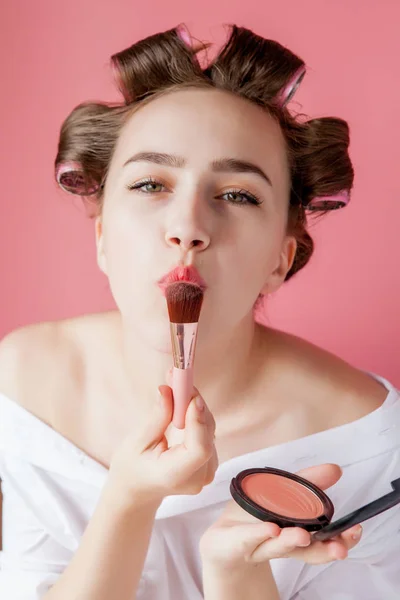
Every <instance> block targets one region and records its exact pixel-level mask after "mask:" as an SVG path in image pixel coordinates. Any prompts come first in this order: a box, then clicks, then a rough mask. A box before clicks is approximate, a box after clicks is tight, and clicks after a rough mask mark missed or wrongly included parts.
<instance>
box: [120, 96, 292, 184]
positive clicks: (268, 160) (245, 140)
mask: <svg viewBox="0 0 400 600" xmlns="http://www.w3.org/2000/svg"><path fill="white" fill-rule="evenodd" d="M141 150H152V151H159V152H168V153H171V154H172V153H176V154H179V155H184V156H185V157H186V158H187V159H188V162H189V163H192V164H193V165H195V164H199V165H200V164H204V163H205V162H209V161H211V160H212V159H214V158H219V157H220V156H232V157H235V158H241V159H245V160H246V159H247V160H252V161H255V162H258V163H259V164H260V166H262V165H263V166H265V167H267V166H268V168H269V171H270V173H271V174H272V177H275V178H276V177H278V178H279V177H281V176H282V175H285V174H286V173H287V155H286V146H285V140H284V137H283V134H282V130H281V128H280V126H279V123H277V122H276V120H275V119H273V118H272V117H271V116H270V115H269V114H268V113H267V112H266V111H265V110H264V109H263V108H262V107H260V106H257V105H256V104H254V103H252V102H250V101H249V100H247V99H245V98H242V97H240V96H237V95H234V94H231V93H229V92H227V91H224V90H216V89H212V88H210V89H194V88H189V89H184V90H178V91H173V92H169V93H167V94H165V95H162V96H159V97H156V98H154V99H152V100H150V101H149V102H148V103H146V104H144V105H143V106H140V107H139V108H138V109H136V111H135V112H134V113H133V114H132V115H131V116H130V117H129V119H128V120H127V122H126V123H125V125H124V127H123V129H122V131H121V134H120V137H119V140H118V143H117V145H116V148H115V153H114V159H115V161H117V162H118V163H119V164H122V163H123V162H124V160H126V159H127V158H129V156H131V154H133V153H134V152H137V151H141ZM113 162H114V161H113Z"/></svg>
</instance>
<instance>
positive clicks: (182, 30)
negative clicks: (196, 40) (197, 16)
mask: <svg viewBox="0 0 400 600" xmlns="http://www.w3.org/2000/svg"><path fill="white" fill-rule="evenodd" d="M176 33H177V35H178V36H179V37H180V39H181V40H182V42H184V43H185V44H186V45H187V46H189V48H193V43H192V38H191V36H190V33H189V29H188V28H187V26H186V25H185V24H184V23H181V24H180V25H178V27H177V28H176Z"/></svg>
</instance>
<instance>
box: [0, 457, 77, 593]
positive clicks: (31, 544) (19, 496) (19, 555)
mask: <svg viewBox="0 0 400 600" xmlns="http://www.w3.org/2000/svg"><path fill="white" fill-rule="evenodd" d="M1 467H2V465H1V460H0V478H1V480H2V491H3V544H2V545H3V550H2V551H1V552H0V598H1V599H4V600H41V599H42V598H43V597H44V595H45V594H46V593H47V592H48V590H49V589H50V588H51V586H52V585H54V584H55V583H56V581H57V580H58V578H59V577H60V575H61V573H62V572H63V571H64V569H65V568H66V566H67V565H68V563H69V561H70V560H71V558H72V554H73V553H72V552H71V550H69V549H68V548H66V547H65V546H64V545H62V544H61V543H60V542H59V541H57V540H56V539H55V538H54V537H53V536H52V535H51V532H49V530H48V529H47V527H46V526H45V525H43V524H42V523H41V521H40V520H39V519H38V518H37V516H36V514H35V510H34V508H33V507H32V505H31V503H30V501H29V497H30V494H31V496H32V494H35V491H33V490H25V489H24V483H23V481H21V480H20V479H18V478H15V479H13V478H12V477H9V476H8V474H7V473H4V471H2V468H1ZM24 492H25V493H24Z"/></svg>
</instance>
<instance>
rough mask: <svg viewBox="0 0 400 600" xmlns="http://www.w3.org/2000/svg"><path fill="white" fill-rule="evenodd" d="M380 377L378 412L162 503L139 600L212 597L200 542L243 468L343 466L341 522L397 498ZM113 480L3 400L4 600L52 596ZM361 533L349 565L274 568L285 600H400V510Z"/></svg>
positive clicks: (392, 440) (289, 563)
mask: <svg viewBox="0 0 400 600" xmlns="http://www.w3.org/2000/svg"><path fill="white" fill-rule="evenodd" d="M371 375H372V376H373V377H375V378H376V379H377V380H378V381H380V382H381V383H382V384H383V385H384V386H385V387H386V388H387V390H388V394H387V397H386V400H385V401H384V403H383V404H382V406H381V407H379V408H378V409H377V410H375V411H373V412H372V413H370V414H368V415H366V416H365V417H362V418H361V419H358V420H357V421H353V422H351V423H348V424H345V425H341V426H339V427H335V428H333V429H329V430H326V431H322V432H319V433H316V434H312V435H309V436H307V437H303V438H300V439H296V440H293V441H290V442H287V443H284V444H280V445H277V446H272V447H267V448H263V449H261V450H257V451H255V452H250V453H248V454H244V455H241V456H237V457H235V458H233V459H231V460H228V461H226V462H224V463H222V464H220V465H219V468H218V470H217V472H216V475H215V479H214V481H213V482H212V483H211V484H210V485H208V486H206V487H205V488H204V489H203V490H202V492H201V493H200V494H198V495H196V496H184V495H182V496H169V497H167V498H165V499H164V501H163V502H162V504H161V505H160V507H159V509H158V511H157V515H156V519H155V522H154V526H153V531H152V536H151V541H150V546H149V551H148V554H147V558H146V562H145V566H144V569H143V573H142V577H141V581H140V586H139V590H138V593H137V597H136V598H137V600H201V599H202V598H203V593H202V577H201V561H200V556H199V552H198V542H199V539H200V537H201V535H202V533H203V532H204V531H205V529H206V528H207V527H209V526H210V525H211V524H212V523H213V522H214V521H215V520H216V519H217V518H218V516H219V514H220V512H221V511H222V509H223V507H224V505H225V503H226V502H227V501H229V500H230V499H231V496H230V492H229V485H230V481H231V479H232V477H234V476H235V475H236V474H237V473H238V472H239V471H241V470H242V469H246V468H250V467H263V466H272V467H277V468H280V469H286V470H288V471H292V472H296V471H298V470H299V469H302V468H304V467H307V466H311V465H315V464H321V463H327V462H328V463H337V464H339V465H340V466H341V467H342V469H343V476H342V478H341V479H340V481H339V482H338V483H337V484H336V485H335V486H333V487H332V488H331V489H330V490H329V491H328V494H329V496H330V497H331V499H332V501H333V503H334V505H335V516H334V518H339V517H341V516H343V515H345V514H347V513H349V512H351V511H353V510H355V509H356V508H359V507H360V506H362V505H364V504H366V503H367V502H370V501H372V500H374V499H376V498H378V497H379V496H382V495H384V494H386V493H388V492H390V491H391V486H390V483H391V481H392V480H394V479H396V478H398V477H400V392H399V390H397V389H396V388H395V387H394V386H393V385H391V384H390V383H389V382H388V381H387V380H386V379H384V378H382V377H379V376H378V375H375V374H372V373H371ZM107 474H108V470H107V469H106V468H105V467H104V466H102V465H101V464H100V463H98V462H97V461H96V460H94V459H93V458H91V457H89V456H88V455H87V454H85V452H83V451H82V450H81V449H79V448H78V447H76V446H75V445H74V444H73V443H72V442H70V441H69V440H68V439H66V438H65V437H63V436H62V435H61V434H60V433H58V432H57V431H55V430H54V429H52V428H51V427H50V426H49V425H47V424H45V423H44V422H43V421H41V420H40V419H38V418H37V417H36V416H34V415H33V414H32V413H30V412H28V411H27V410H26V409H24V408H22V407H21V406H20V405H18V404H17V403H15V402H14V401H12V399H10V398H8V397H6V396H4V395H1V394H0V478H1V480H2V490H3V496H4V499H3V551H2V552H0V598H1V600H39V599H41V598H43V596H44V595H45V593H46V592H47V591H48V590H49V589H50V587H51V586H52V585H53V584H54V583H55V582H56V581H57V579H58V577H59V576H60V574H61V573H62V572H63V571H64V569H65V568H66V567H67V566H68V563H69V562H70V560H71V558H72V556H73V555H74V553H75V552H76V550H77V548H78V547H79V543H80V540H81V537H82V535H83V533H84V530H85V528H86V526H87V524H88V521H89V520H90V518H91V516H92V514H93V512H94V509H95V506H96V503H97V502H98V499H99V495H100V492H101V490H102V487H103V485H104V483H105V480H106V478H107ZM363 526H364V533H363V537H362V539H361V542H360V543H359V544H358V545H357V546H356V547H355V548H354V549H353V550H352V551H350V553H349V557H348V558H347V559H345V560H344V561H336V562H333V563H329V564H325V565H318V566H311V565H307V564H304V563H302V562H300V561H298V560H295V559H289V558H282V559H275V560H273V561H271V566H272V570H273V574H274V577H275V579H276V582H277V585H278V588H279V591H280V596H281V600H395V599H396V600H398V598H400V505H399V506H396V507H393V508H391V509H390V510H388V511H386V512H384V513H382V514H381V515H379V516H376V517H374V518H373V519H370V520H369V521H366V522H365V523H364V524H363ZM115 600H118V599H115ZM132 600H135V599H132ZM266 600H267V596H266Z"/></svg>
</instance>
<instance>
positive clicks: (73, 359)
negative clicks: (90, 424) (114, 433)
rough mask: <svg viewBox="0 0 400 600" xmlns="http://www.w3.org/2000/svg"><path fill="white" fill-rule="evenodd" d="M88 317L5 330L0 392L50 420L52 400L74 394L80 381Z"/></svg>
mask: <svg viewBox="0 0 400 600" xmlns="http://www.w3.org/2000/svg"><path fill="white" fill-rule="evenodd" d="M90 317H91V315H88V316H86V315H85V316H82V317H75V318H71V319H65V320H59V321H48V322H42V323H35V324H30V325H26V326H24V327H20V328H18V329H15V330H13V331H11V332H10V333H8V334H7V335H6V336H5V337H4V338H3V339H2V340H1V342H0V393H3V394H4V395H5V396H7V397H8V398H10V399H11V400H13V401H14V402H16V403H18V404H20V405H21V406H23V407H24V408H26V409H27V410H29V411H30V412H32V413H33V414H34V415H36V416H38V417H39V418H41V419H42V420H43V421H45V422H48V423H50V422H51V420H52V414H53V412H54V410H55V405H54V402H55V401H56V400H55V399H60V400H61V401H62V399H63V398H67V397H68V396H71V395H73V394H74V393H75V391H76V389H77V388H78V386H79V385H80V383H81V381H82V377H83V372H84V368H85V367H84V362H85V361H84V356H85V352H84V347H85V344H84V339H83V338H84V335H83V334H82V332H84V330H85V328H87V327H88V321H89V322H90V321H91V319H90ZM92 320H93V319H92Z"/></svg>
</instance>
